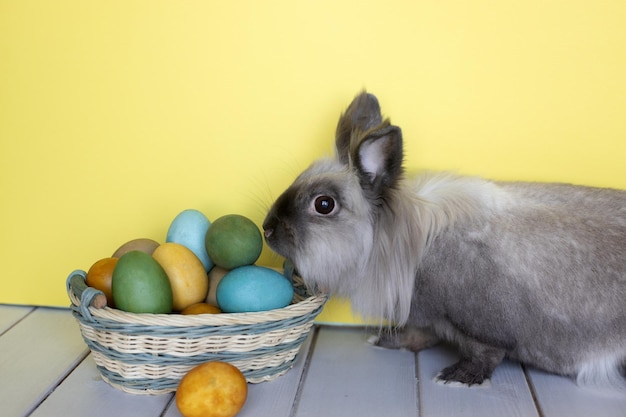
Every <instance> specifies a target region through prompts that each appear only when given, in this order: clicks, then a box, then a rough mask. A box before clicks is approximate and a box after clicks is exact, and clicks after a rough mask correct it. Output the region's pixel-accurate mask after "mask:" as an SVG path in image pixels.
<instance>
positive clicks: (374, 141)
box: [353, 121, 403, 195]
mask: <svg viewBox="0 0 626 417" xmlns="http://www.w3.org/2000/svg"><path fill="white" fill-rule="evenodd" d="M402 160H403V151H402V131H401V130H400V128H399V127H398V126H393V125H391V124H389V122H388V121H385V123H383V125H382V126H381V127H380V128H379V129H374V130H372V131H370V132H367V134H366V135H365V136H364V137H363V139H362V140H361V142H360V144H359V146H358V148H357V149H356V151H355V155H353V161H354V163H355V166H356V168H357V170H358V172H359V175H360V177H361V184H362V186H364V187H367V188H369V189H370V190H372V191H373V192H374V194H375V195H380V194H381V193H382V191H383V190H384V189H385V188H387V187H390V186H392V185H393V184H394V183H395V182H396V181H397V180H398V178H399V177H400V175H402V172H403V168H402Z"/></svg>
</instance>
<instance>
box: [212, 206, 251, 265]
mask: <svg viewBox="0 0 626 417" xmlns="http://www.w3.org/2000/svg"><path fill="white" fill-rule="evenodd" d="M205 246H206V251H207V254H208V255H209V257H210V258H211V260H212V261H213V262H214V263H215V265H218V266H221V267H222V268H225V269H234V268H237V267H239V266H244V265H252V264H253V263H255V262H256V260H257V259H259V256H260V255H261V250H262V249H263V237H262V236H261V232H260V230H259V228H258V227H257V226H256V224H254V222H253V221H252V220H250V219H248V218H247V217H245V216H241V215H239V214H228V215H226V216H222V217H220V218H218V219H216V220H215V221H214V222H213V223H211V225H210V226H209V230H207V233H206V237H205Z"/></svg>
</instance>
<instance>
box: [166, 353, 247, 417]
mask: <svg viewBox="0 0 626 417" xmlns="http://www.w3.org/2000/svg"><path fill="white" fill-rule="evenodd" d="M247 397H248V384H247V382H246V378H245V377H244V376H243V374H242V373H241V371H240V370H239V369H237V367H235V366H233V365H231V364H229V363H227V362H207V363H203V364H201V365H198V366H196V367H194V368H191V370H190V371H189V372H188V373H187V374H186V375H185V376H184V377H183V379H181V381H180V384H179V385H178V389H177V390H176V406H177V407H178V411H180V413H181V414H182V415H183V416H184V417H233V416H234V415H236V414H237V413H238V412H239V410H241V408H242V407H243V405H244V403H245V402H246V398H247Z"/></svg>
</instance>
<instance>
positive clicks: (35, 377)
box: [0, 308, 87, 416]
mask: <svg viewBox="0 0 626 417" xmlns="http://www.w3.org/2000/svg"><path fill="white" fill-rule="evenodd" d="M0 352H1V355H0V386H1V387H2V389H0V404H1V405H2V415H5V416H19V415H23V414H25V413H27V412H28V411H29V410H30V409H32V408H33V407H35V406H36V405H37V404H38V403H39V401H40V400H41V399H43V398H44V397H45V396H46V395H47V394H48V392H49V391H50V390H51V389H52V388H53V387H55V386H56V385H57V383H58V382H59V381H61V380H62V379H63V378H64V377H65V375H66V374H67V372H69V371H70V370H72V369H73V368H74V366H75V365H76V363H78V362H79V361H81V360H82V359H83V358H84V356H85V354H86V352H87V346H86V345H85V343H84V342H83V340H82V337H81V336H80V331H79V329H78V324H77V323H76V320H75V319H74V317H72V315H71V314H70V312H69V310H66V309H48V308H38V309H37V310H35V311H33V312H32V313H31V314H29V315H28V316H27V317H25V318H24V319H23V320H21V321H20V322H19V323H18V324H17V325H16V326H14V327H13V328H11V329H10V330H9V331H7V332H6V333H4V334H3V335H2V337H0Z"/></svg>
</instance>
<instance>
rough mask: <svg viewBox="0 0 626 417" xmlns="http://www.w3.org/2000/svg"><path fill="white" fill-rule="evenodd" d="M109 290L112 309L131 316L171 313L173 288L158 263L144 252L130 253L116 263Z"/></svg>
mask: <svg viewBox="0 0 626 417" xmlns="http://www.w3.org/2000/svg"><path fill="white" fill-rule="evenodd" d="M111 289H112V292H113V299H114V300H115V306H116V307H117V308H118V309H120V310H123V311H128V312H130V313H170V312H171V311H172V303H173V296H172V287H171V285H170V281H169V279H168V278H167V274H166V273H165V271H164V270H163V268H162V267H161V265H159V263H158V262H157V261H156V260H155V259H154V258H153V257H152V256H151V255H148V254H147V253H145V252H142V251H139V250H134V251H130V252H128V253H126V254H124V255H122V257H121V258H120V259H119V260H118V261H117V265H116V266H115V270H113V279H112V281H111Z"/></svg>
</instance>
